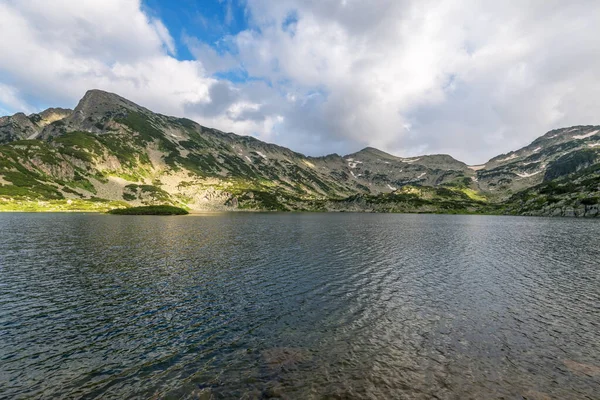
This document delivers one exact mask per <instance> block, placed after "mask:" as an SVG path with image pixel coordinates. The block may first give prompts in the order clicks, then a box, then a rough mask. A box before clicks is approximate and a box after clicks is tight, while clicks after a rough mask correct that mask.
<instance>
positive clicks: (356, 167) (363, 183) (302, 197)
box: [0, 89, 600, 215]
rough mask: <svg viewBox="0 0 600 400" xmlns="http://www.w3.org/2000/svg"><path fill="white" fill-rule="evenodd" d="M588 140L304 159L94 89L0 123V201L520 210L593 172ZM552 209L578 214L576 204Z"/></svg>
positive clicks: (571, 134) (555, 133) (561, 138)
mask: <svg viewBox="0 0 600 400" xmlns="http://www.w3.org/2000/svg"><path fill="white" fill-rule="evenodd" d="M598 132H600V127H597V126H574V127H569V128H561V129H555V130H552V131H550V132H548V133H546V134H545V135H543V136H541V137H539V138H537V139H536V140H534V141H533V142H532V143H530V144H529V145H527V146H525V147H523V148H521V149H518V150H515V151H512V152H509V153H506V154H502V155H499V156H496V157H493V158H492V159H490V160H489V161H488V162H487V163H486V164H482V165H480V166H469V165H467V164H465V163H464V162H461V161H459V160H456V159H454V158H453V157H452V156H450V155H446V154H432V155H422V156H414V157H399V156H395V155H392V154H389V153H386V152H384V151H381V150H379V149H375V148H373V147H366V148H364V149H362V150H359V151H357V152H355V153H351V154H347V155H344V156H340V155H338V154H329V155H325V156H318V157H314V156H305V155H303V154H301V153H298V152H295V151H293V150H291V149H288V148H285V147H282V146H279V145H277V144H272V143H266V142H262V141H260V140H258V139H256V138H253V137H250V136H239V135H236V134H235V133H232V132H222V131H220V130H217V129H213V128H208V127H205V126H202V125H200V124H198V123H196V122H194V121H191V120H189V119H185V118H178V117H172V116H166V115H162V114H157V113H153V112H152V111H150V110H149V109H147V108H144V107H142V106H140V105H138V104H136V103H134V102H131V101H130V100H127V99H125V98H123V97H121V96H119V95H117V94H113V93H109V92H104V91H101V90H97V89H93V90H89V91H88V92H86V94H85V95H84V96H83V98H82V99H81V100H80V101H79V103H78V104H77V106H76V107H75V108H74V109H73V110H68V109H48V110H45V111H43V112H41V113H38V114H31V115H30V116H26V115H25V114H22V113H17V114H15V115H13V116H7V117H2V118H0V143H3V144H1V145H0V197H2V198H3V199H4V204H5V208H7V206H6V204H7V203H11V202H12V204H13V207H12V209H18V207H19V206H18V204H17V203H18V202H19V201H20V202H21V207H23V206H22V205H23V204H25V203H27V202H30V203H31V202H34V201H38V202H39V201H47V200H53V201H69V200H71V203H73V202H74V201H77V202H79V201H90V202H91V201H96V202H97V203H102V202H103V201H104V202H105V203H106V204H108V203H109V202H119V203H118V204H117V205H115V204H113V205H112V206H119V205H121V206H125V205H126V204H131V205H143V204H158V203H169V204H173V205H178V206H184V207H187V208H189V209H192V210H241V209H256V210H263V209H264V210H282V211H283V210H315V211H328V210H329V211H343V210H357V211H387V212H393V211H397V212H410V211H413V212H493V213H502V212H504V211H505V210H511V211H510V212H511V213H519V210H518V209H516V208H515V207H512V208H510V207H505V205H504V202H507V201H517V200H510V199H513V198H514V196H515V195H516V194H518V193H520V192H523V191H525V190H529V189H531V188H533V187H536V186H538V185H542V184H545V183H547V182H549V181H551V180H554V179H563V178H564V177H565V176H567V175H569V174H575V173H578V172H580V171H581V170H585V169H586V168H589V167H593V166H594V165H596V163H597V162H598V161H599V158H600V157H599V156H598V154H599V151H600V135H598ZM590 173H592V174H595V173H596V172H590ZM594 176H595V175H594ZM588 186H589V185H588ZM588 186H585V185H584V186H581V188H580V189H581V190H584V189H583V188H586V189H585V193H583V194H582V196H584V197H585V199H584V198H582V199H580V200H585V201H584V202H585V203H586V204H585V206H586V207H584V208H585V210H584V211H583V212H582V213H583V214H586V213H588V212H587V211H586V210H587V209H588V208H589V207H587V206H590V207H591V206H594V204H591V203H590V202H591V200H589V198H592V199H594V198H595V193H596V191H597V190H596V189H597V188H596V189H594V190H592V189H593V188H590V187H588ZM588 189H589V190H588ZM539 198H541V197H539V196H538V199H539ZM586 199H587V200H586ZM522 200H523V199H522V198H520V199H519V200H518V202H522ZM529 200H531V199H529ZM555 200H556V199H554V198H553V199H552V201H554V203H552V204H554V205H555V206H564V207H568V206H576V208H577V207H579V208H581V207H580V206H581V204H579V203H580V202H579V203H577V201H578V200H576V201H575V203H577V204H575V203H573V202H572V203H573V204H570V205H567V204H562V203H560V201H555ZM571 200H572V199H571ZM587 203H590V204H587ZM27 204H29V203H27ZM519 204H520V203H519ZM524 207H525V206H524ZM525 208H527V207H525ZM592 208H593V207H592ZM0 209H2V207H1V206H0ZM527 210H529V211H531V210H532V209H531V207H528V208H527ZM539 212H540V213H541V214H548V213H550V214H556V212H555V211H552V212H550V211H548V210H544V209H543V207H542V209H541V211H539ZM563 214H565V212H562V213H561V215H563ZM567 214H568V213H567Z"/></svg>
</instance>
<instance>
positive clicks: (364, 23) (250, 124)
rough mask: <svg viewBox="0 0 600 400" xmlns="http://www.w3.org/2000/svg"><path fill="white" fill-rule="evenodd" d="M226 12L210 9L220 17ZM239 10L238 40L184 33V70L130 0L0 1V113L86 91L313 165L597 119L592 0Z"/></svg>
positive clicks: (342, 1) (460, 153) (168, 42)
mask: <svg viewBox="0 0 600 400" xmlns="http://www.w3.org/2000/svg"><path fill="white" fill-rule="evenodd" d="M236 3H237V2H232V1H230V0H226V1H225V0H224V1H221V4H222V5H223V6H224V7H226V8H227V10H228V11H227V12H228V14H226V15H230V16H231V15H232V14H231V13H232V9H231V7H232V5H233V4H236ZM239 4H244V6H245V7H246V15H247V16H248V19H249V21H248V26H249V27H248V29H246V30H244V31H242V32H239V33H237V34H236V35H224V36H223V37H222V38H221V40H220V41H219V42H218V43H204V42H202V40H201V39H200V38H194V37H190V36H184V37H183V38H181V40H182V43H183V44H184V45H186V46H187V47H188V48H189V50H190V52H191V53H192V54H193V55H194V56H195V58H196V60H193V61H181V60H177V59H176V48H177V46H176V43H175V41H174V40H173V37H172V36H171V34H170V33H169V31H168V30H167V28H166V27H165V26H164V25H163V23H162V22H161V21H160V20H159V19H157V18H149V17H148V16H147V15H146V14H144V12H142V11H141V9H140V3H139V1H135V0H106V1H102V2H98V1H92V0H88V1H77V2H75V1H69V0H56V1H53V2H46V1H41V0H22V1H16V0H13V1H8V0H4V1H2V0H0V35H2V37H4V38H8V37H10V38H11V40H3V41H0V52H2V54H3V56H2V58H0V83H1V84H2V86H0V102H2V104H3V107H4V108H12V109H15V108H23V109H32V108H35V107H37V106H38V105H63V106H65V105H66V106H69V105H72V104H73V103H74V102H75V101H76V100H77V99H78V98H79V97H81V95H82V94H83V92H85V90H86V89H88V88H92V87H98V88H102V89H105V90H111V91H114V92H117V93H119V94H121V95H123V96H125V97H128V98H131V99H132V100H134V101H136V102H139V103H140V104H142V105H144V106H146V107H149V108H151V109H154V110H156V111H159V112H162V113H169V114H175V115H184V116H187V117H190V118H193V119H196V120H197V121H199V122H201V123H203V124H204V125H208V126H214V127H216V128H219V129H222V130H226V131H233V132H236V133H240V134H254V135H256V136H258V137H260V138H261V139H264V140H268V141H273V142H276V143H278V144H283V145H287V146H290V147H291V148H292V149H294V150H297V151H302V152H307V153H309V154H313V155H319V154H325V153H330V152H338V153H346V152H351V151H356V150H358V149H360V148H361V147H364V146H367V145H369V146H374V147H378V148H381V149H382V150H386V151H389V152H392V153H394V154H398V155H403V156H408V155H416V154H420V153H449V154H452V155H453V156H455V157H457V158H459V159H461V160H464V161H466V162H470V163H481V162H484V161H485V160H487V159H488V158H490V157H492V156H494V155H496V154H498V153H500V152H506V151H509V150H512V149H515V148H518V147H520V146H523V145H525V144H527V143H528V142H529V141H531V140H533V139H534V138H535V137H537V136H539V135H541V134H543V133H544V132H546V131H547V130H550V129H554V128H557V127H562V126H568V125H576V124H596V123H599V121H598V120H599V119H600V116H599V115H598V113H597V107H596V104H597V100H596V99H597V98H598V97H599V95H600V81H599V80H598V79H597V71H598V70H600V41H598V40H597V39H596V37H598V36H600V3H598V2H597V1H594V0H581V1H578V2H564V1H558V0H556V1H554V0H551V1H547V0H532V1H529V2H527V3H526V4H524V3H523V2H519V1H516V0H515V1H513V0H507V1H502V2H479V1H472V0H451V1H443V2H442V1H434V0H376V1H372V2H364V1H359V0H277V1H274V0H246V1H245V2H243V3H239ZM234 77H235V79H234ZM239 77H242V79H239ZM246 78H247V79H246Z"/></svg>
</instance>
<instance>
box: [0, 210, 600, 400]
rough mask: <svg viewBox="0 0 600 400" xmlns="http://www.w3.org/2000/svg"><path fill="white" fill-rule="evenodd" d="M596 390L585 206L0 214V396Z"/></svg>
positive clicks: (595, 248)
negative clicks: (526, 211)
mask: <svg viewBox="0 0 600 400" xmlns="http://www.w3.org/2000/svg"><path fill="white" fill-rule="evenodd" d="M32 397H36V398H39V397H42V398H50V397H58V398H61V397H64V398H90V399H91V398H103V399H105V398H116V399H122V398H176V399H179V398H201V399H204V398H206V399H209V398H217V399H218V398H267V397H281V398H299V399H309V398H315V399H321V398H340V399H341V398H344V399H346V398H373V399H382V398H395V399H430V398H439V399H469V398H473V399H494V398H505V399H521V398H526V399H536V400H537V399H599V398H600V221H594V220H579V219H551V218H528V217H492V216H452V215H399V214H349V213H340V214H309V213H306V214H302V213H297V214H292V213H290V214H283V213H282V214H280V213H225V214H212V215H192V216H185V217H153V216H140V217H133V216H109V215H93V214H25V213H24V214H17V213H15V214H0V398H32Z"/></svg>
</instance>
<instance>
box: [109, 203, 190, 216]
mask: <svg viewBox="0 0 600 400" xmlns="http://www.w3.org/2000/svg"><path fill="white" fill-rule="evenodd" d="M108 213H109V214H114V215H187V214H189V212H188V211H187V210H185V209H183V208H179V207H174V206H169V205H159V206H142V207H129V208H116V209H114V210H110V211H109V212H108Z"/></svg>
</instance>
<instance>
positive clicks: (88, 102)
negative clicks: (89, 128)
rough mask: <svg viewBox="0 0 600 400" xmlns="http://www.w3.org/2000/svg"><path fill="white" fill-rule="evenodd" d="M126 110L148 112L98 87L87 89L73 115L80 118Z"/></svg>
mask: <svg viewBox="0 0 600 400" xmlns="http://www.w3.org/2000/svg"><path fill="white" fill-rule="evenodd" d="M126 111H136V112H142V113H149V112H150V111H149V110H147V109H145V108H143V107H140V106H138V105H137V104H135V103H134V102H132V101H130V100H127V99H125V98H123V97H121V96H119V95H117V94H114V93H110V92H105V91H103V90H99V89H92V90H88V91H87V92H86V93H85V95H84V96H83V97H82V99H81V100H79V103H78V104H77V107H75V110H74V116H75V117H77V118H82V117H89V116H94V115H105V114H106V113H123V112H126Z"/></svg>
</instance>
